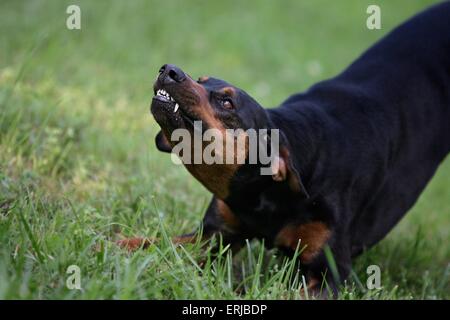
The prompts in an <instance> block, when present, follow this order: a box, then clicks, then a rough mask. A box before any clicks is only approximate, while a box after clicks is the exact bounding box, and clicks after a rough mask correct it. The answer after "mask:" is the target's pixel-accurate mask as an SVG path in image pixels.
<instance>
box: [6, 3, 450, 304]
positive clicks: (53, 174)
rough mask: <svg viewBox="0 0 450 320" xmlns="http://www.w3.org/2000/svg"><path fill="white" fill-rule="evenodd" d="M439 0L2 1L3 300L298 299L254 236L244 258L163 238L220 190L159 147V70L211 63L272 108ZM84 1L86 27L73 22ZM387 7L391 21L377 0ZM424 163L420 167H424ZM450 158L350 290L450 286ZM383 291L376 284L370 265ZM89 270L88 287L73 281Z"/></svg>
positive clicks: (288, 276)
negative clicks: (74, 269)
mask: <svg viewBox="0 0 450 320" xmlns="http://www.w3.org/2000/svg"><path fill="white" fill-rule="evenodd" d="M434 2H436V1H425V0H420V1H419V0H404V1H400V0H396V1H388V0H385V1H381V0H378V1H367V0H351V1H349V0H345V1H300V0H298V1H283V2H282V1H268V0H266V1H264V0H263V1H238V0H236V1H206V0H205V1H187V0H180V1H148V2H147V1H139V0H132V1H57V0H46V1H15V0H14V1H13V0H2V1H1V2H0V30H1V32H0V298H3V299H5V298H6V299H11V298H31V299H71V298H77V299H78V298H85V299H94V298H100V299H110V298H119V299H135V298H136V299H146V298H157V299H164V298H167V299H182V298H185V299H191V298H213V299H218V298H225V299H228V298H230V299H247V298H253V299H255V298H256V299H259V298H268V299H291V298H299V294H298V292H299V290H298V287H299V285H300V281H299V278H298V275H297V271H296V269H295V268H294V265H293V264H292V263H291V262H290V261H286V260H284V259H283V257H281V256H280V255H279V254H278V253H277V252H276V251H264V250H262V249H263V247H262V246H261V244H260V243H258V242H252V243H250V244H249V245H248V247H247V248H246V250H243V251H242V252H241V253H239V254H238V255H237V256H235V257H234V258H233V259H231V257H230V256H229V255H228V254H227V253H223V254H222V255H219V257H218V259H217V260H216V261H214V262H211V261H210V260H208V259H207V260H208V262H207V264H206V266H205V267H204V268H203V269H202V268H199V267H198V265H197V264H196V262H195V261H198V260H199V259H200V258H202V259H203V258H205V256H206V258H208V254H207V253H204V251H202V250H200V246H199V245H188V246H185V247H181V248H174V247H173V246H172V245H171V244H170V242H169V241H166V240H165V241H163V242H162V243H160V244H159V245H158V246H153V247H151V248H150V249H148V250H146V251H139V252H136V253H134V254H129V253H127V252H124V251H122V250H120V249H118V248H117V247H116V246H115V245H114V244H113V243H112V240H115V239H116V238H118V234H119V233H121V234H122V235H124V236H139V235H141V236H142V235H147V236H160V237H163V239H167V237H168V236H172V235H177V234H180V233H183V232H188V231H191V230H192V229H193V228H194V227H196V226H197V224H198V223H199V221H200V219H201V218H202V214H203V211H204V210H205V206H206V205H207V203H208V201H209V199H210V195H209V193H208V192H207V191H206V190H205V189H204V188H203V187H202V186H201V185H200V184H199V183H198V182H196V181H195V180H194V179H193V178H192V177H191V176H190V175H189V174H188V173H187V172H186V170H185V169H183V168H182V167H179V166H175V165H173V164H172V162H171V161H170V157H169V156H168V155H167V154H162V153H159V152H158V151H157V150H156V148H155V146H154V144H153V139H154V136H155V134H156V133H157V131H158V127H157V125H156V123H155V121H154V120H153V118H152V117H151V116H150V114H149V104H150V101H151V97H152V95H153V92H152V90H151V86H152V82H153V80H154V78H155V76H156V74H157V71H158V69H159V67H160V66H161V65H162V64H164V63H174V64H176V65H178V66H180V67H182V68H183V70H185V71H187V72H188V73H190V74H191V75H192V76H194V77H197V76H201V75H215V76H217V77H220V78H223V79H226V80H228V81H230V82H232V83H233V84H235V85H237V86H239V87H241V88H243V89H245V90H246V91H247V92H248V93H250V94H251V95H252V96H254V97H255V98H256V99H257V100H258V101H259V102H260V103H261V104H262V105H264V106H267V107H271V106H276V105H277V104H278V103H280V102H281V101H282V100H283V99H285V98H286V97H287V96H288V95H289V94H291V93H294V92H298V91H301V90H305V89H306V88H307V87H308V86H310V85H311V84H313V83H315V82H317V81H320V80H322V79H326V78H327V77H330V76H333V75H335V74H336V73H338V72H340V71H341V70H342V69H343V68H344V67H346V66H347V65H348V64H349V63H350V62H351V61H352V60H354V59H355V58H356V57H357V56H358V55H359V54H360V53H361V52H362V51H363V50H364V49H365V48H367V47H368V46H369V45H370V44H372V43H373V42H375V41H376V40H377V39H379V38H380V37H382V36H383V35H384V34H385V33H386V32H388V31H389V30H391V29H392V28H393V27H394V26H395V25H397V24H398V23H400V22H401V21H403V20H405V19H406V18H407V17H409V16H411V15H412V14H414V13H416V12H418V11H420V10H421V9H423V8H425V7H427V6H428V5H430V4H431V3H434ZM73 3H77V4H79V5H80V7H81V11H82V14H81V19H82V29H81V30H79V31H69V30H67V29H66V27H65V20H66V17H67V14H66V13H65V12H66V7H67V6H68V5H69V4H73ZM372 3H377V4H379V5H380V7H381V9H382V30H375V31H369V30H368V29H367V28H366V17H367V14H366V8H367V6H368V5H369V4H372ZM418 165H420V163H418ZM449 195H450V160H447V161H446V162H445V163H444V164H443V165H442V166H441V168H440V170H439V171H438V173H437V175H436V177H435V178H434V179H433V181H432V182H431V184H430V185H429V186H428V188H427V190H426V191H425V192H424V193H423V194H422V196H421V198H420V200H419V201H418V203H417V204H416V206H415V207H414V208H413V209H412V210H411V212H410V213H409V214H408V215H407V216H406V218H405V219H403V220H402V222H401V223H400V224H399V225H398V226H397V227H396V228H395V229H394V230H393V231H392V232H391V233H390V235H389V236H388V237H387V238H386V239H384V240H383V241H382V242H381V243H380V244H379V245H377V246H376V247H375V248H373V249H372V250H371V251H370V252H368V253H366V254H365V255H364V256H362V257H361V258H359V259H357V260H356V261H355V263H354V275H353V276H352V278H350V279H349V281H348V283H347V287H346V288H345V289H343V290H342V298H344V299H359V298H376V299H392V298H394V299H422V298H424V299H436V298H437V299H449V298H450V284H449V283H450V281H449V278H450V246H449V245H448V244H449V243H450V234H449V229H450V228H449V226H450V201H449V199H450V197H449ZM370 264H377V265H379V266H380V268H381V272H382V276H381V284H382V289H380V290H371V291H367V290H365V289H364V288H365V286H364V285H365V282H366V279H367V274H366V268H367V266H368V265H370ZM70 265H77V266H79V267H80V270H81V286H82V290H69V289H68V288H66V279H67V277H68V276H69V275H68V274H66V270H67V268H68V267H69V266H70Z"/></svg>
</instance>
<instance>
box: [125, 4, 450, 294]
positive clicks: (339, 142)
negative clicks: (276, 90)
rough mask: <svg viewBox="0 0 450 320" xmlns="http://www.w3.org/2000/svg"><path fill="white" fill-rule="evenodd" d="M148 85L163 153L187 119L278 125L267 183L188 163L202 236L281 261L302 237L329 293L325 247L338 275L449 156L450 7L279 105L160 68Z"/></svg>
mask: <svg viewBox="0 0 450 320" xmlns="http://www.w3.org/2000/svg"><path fill="white" fill-rule="evenodd" d="M154 90H155V94H156V93H157V92H158V94H156V95H155V97H154V98H153V102H152V105H151V112H152V114H153V115H154V117H155V119H156V121H157V122H158V124H159V125H160V126H161V129H162V131H161V132H160V133H159V134H158V135H157V137H156V144H157V147H158V149H159V150H161V151H166V152H170V151H171V149H172V147H173V146H174V143H173V142H171V141H170V138H171V133H172V132H173V130H175V129H177V128H186V129H188V130H193V122H194V121H195V120H201V121H202V122H203V126H205V127H207V128H216V129H218V130H221V131H224V130H226V129H229V128H231V129H233V128H234V129H236V128H240V129H244V130H246V129H249V128H254V129H279V130H280V132H281V140H280V157H279V163H278V164H279V165H278V166H276V170H275V171H274V173H273V176H270V175H269V176H265V175H261V174H260V171H259V169H260V166H259V165H254V164H253V165H252V164H247V163H246V164H242V165H237V164H211V165H206V164H194V165H192V164H186V167H187V169H188V170H189V172H190V173H191V174H192V175H193V176H194V177H195V178H197V179H198V180H199V181H200V182H201V183H202V184H203V185H204V186H205V187H206V188H207V189H208V190H209V191H211V192H212V193H213V199H212V201H211V203H210V205H209V208H208V210H207V211H206V214H205V217H204V219H203V223H202V227H203V236H204V237H210V236H212V235H214V234H221V236H222V237H223V240H224V241H225V242H226V243H228V244H230V245H231V247H232V248H239V247H240V245H242V244H243V242H244V241H245V239H251V238H260V239H262V238H263V239H264V240H265V244H267V246H269V247H272V246H276V247H278V248H280V249H282V250H283V251H285V252H287V253H288V254H289V253H292V252H294V250H295V249H296V247H297V245H298V242H299V240H300V241H301V244H300V246H304V249H303V251H302V253H301V255H300V261H301V264H302V266H303V268H304V270H306V275H307V276H308V279H309V281H310V285H311V287H312V288H313V289H318V288H319V286H320V284H321V280H322V276H323V275H324V274H325V275H326V276H325V279H326V281H327V282H328V284H329V285H330V286H331V287H332V288H334V290H336V279H335V278H333V277H331V273H330V272H326V271H327V269H328V267H329V266H328V263H327V259H326V258H325V254H324V251H323V249H324V247H325V246H329V248H330V250H331V252H332V254H333V256H334V259H335V261H336V264H337V269H338V272H339V276H340V278H341V279H345V278H346V277H347V276H348V274H349V271H350V269H351V260H352V258H353V257H355V256H357V255H359V254H360V253H361V252H362V251H363V250H365V249H366V248H369V247H371V246H372V245H374V244H375V243H377V242H378V241H380V240H381V239H382V238H383V237H384V236H385V235H386V234H387V233H388V232H389V230H391V229H392V228H393V226H394V225H395V224H396V223H397V222H398V221H399V220H400V219H401V217H402V216H403V215H404V214H405V213H406V212H407V211H408V210H409V209H410V208H411V206H412V205H413V204H414V203H415V201H416V200H417V198H418V196H419V195H420V193H421V192H422V190H423V189H424V188H425V186H426V185H427V183H428V181H429V180H430V179H431V177H432V176H433V174H434V173H435V171H436V169H437V167H438V166H439V164H440V163H441V161H442V160H443V159H444V158H445V156H446V155H447V153H448V152H449V151H450V3H448V2H447V3H444V4H440V5H438V6H435V7H432V8H431V9H429V10H427V11H425V12H423V13H421V14H419V15H417V16H416V17H414V18H412V19H411V20H409V21H408V22H406V23H404V24H403V25H401V26H400V27H398V28H396V29H395V30H394V31H392V32H391V33H390V34H389V35H387V36H386V37H385V38H384V39H382V40H381V41H380V42H378V43H377V44H375V45H374V46H373V47H372V48H370V49H369V50H368V51H367V52H365V53H364V54H363V55H362V56H361V57H360V58H358V59H357V60H356V61H355V62H354V63H353V64H351V65H350V66H349V67H348V68H347V69H346V70H345V71H344V72H343V73H341V74H340V75H338V76H336V77H335V78H332V79H330V80H327V81H323V82H321V83H318V84H316V85H314V86H313V87H311V88H310V89H309V90H308V91H306V92H304V93H299V94H296V95H293V96H291V97H290V98H288V99H287V100H286V101H285V102H283V103H282V104H281V105H280V106H279V107H278V108H273V109H263V108H262V107H261V106H260V105H259V104H258V103H257V102H256V101H255V100H254V99H252V98H251V97H250V96H249V95H248V94H246V93H245V92H244V91H242V90H241V89H239V88H236V87H234V86H233V85H231V84H229V83H227V82H225V81H222V80H218V79H215V78H208V77H201V78H200V79H199V80H198V81H195V80H193V79H192V78H191V77H190V76H189V75H187V74H186V73H184V72H183V71H181V70H180V69H179V68H177V67H175V66H173V65H164V66H163V67H162V68H161V70H160V73H159V76H158V78H157V80H156V83H155V85H154ZM161 90H163V91H161ZM175 109H176V110H175ZM195 235H196V233H193V234H189V235H185V236H181V237H178V238H176V239H175V241H177V242H184V241H192V239H193V238H195ZM149 243H150V242H149V241H148V240H145V239H139V238H136V239H127V240H124V241H122V242H121V244H122V245H124V246H128V247H129V248H134V247H139V246H142V245H144V246H145V245H146V244H149ZM335 292H336V291H335Z"/></svg>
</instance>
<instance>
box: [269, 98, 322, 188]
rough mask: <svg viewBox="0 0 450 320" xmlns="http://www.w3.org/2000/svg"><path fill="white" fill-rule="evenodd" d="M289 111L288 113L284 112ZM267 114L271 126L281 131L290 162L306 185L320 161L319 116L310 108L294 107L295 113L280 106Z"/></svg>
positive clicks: (320, 131)
mask: <svg viewBox="0 0 450 320" xmlns="http://www.w3.org/2000/svg"><path fill="white" fill-rule="evenodd" d="M286 111H289V112H286ZM267 113H268V115H269V117H270V120H271V122H272V126H273V127H274V128H276V129H279V130H280V131H281V134H282V135H283V138H284V139H286V140H287V143H288V148H289V149H290V150H292V151H293V150H295V152H291V157H292V162H293V164H294V166H295V168H296V169H297V170H298V172H299V173H300V175H301V176H302V179H304V182H305V183H306V184H308V182H309V180H310V178H311V176H312V175H313V173H314V171H315V168H316V166H317V164H318V162H319V161H320V159H319V158H320V157H319V151H320V150H321V145H322V143H323V140H324V133H323V126H322V125H321V122H322V121H323V120H322V119H321V118H320V115H319V114H317V113H316V112H314V111H313V110H312V109H311V108H304V109H303V108H302V107H296V109H295V111H294V110H292V109H290V108H287V107H286V106H280V107H279V108H276V109H268V110H267Z"/></svg>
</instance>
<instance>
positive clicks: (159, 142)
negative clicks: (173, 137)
mask: <svg viewBox="0 0 450 320" xmlns="http://www.w3.org/2000/svg"><path fill="white" fill-rule="evenodd" d="M155 143H156V148H158V150H159V151H162V152H168V153H170V152H172V146H171V145H170V143H169V140H167V138H166V136H165V135H164V133H163V132H162V131H160V132H158V134H157V135H156V138H155Z"/></svg>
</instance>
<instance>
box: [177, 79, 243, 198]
mask: <svg viewBox="0 0 450 320" xmlns="http://www.w3.org/2000/svg"><path fill="white" fill-rule="evenodd" d="M191 88H192V89H193V90H195V92H196V93H197V95H198V97H199V104H198V105H196V106H192V110H193V112H194V113H195V114H196V115H197V116H198V118H199V120H201V121H202V122H203V126H205V124H206V127H207V128H208V129H212V128H214V129H217V130H218V131H219V132H220V139H221V141H220V142H219V143H221V144H222V148H221V150H220V149H219V150H217V153H216V157H217V158H220V159H222V161H221V162H222V163H214V164H206V163H201V164H185V166H186V168H187V169H188V171H189V172H190V173H191V174H192V175H193V176H194V177H195V178H196V179H197V180H199V181H200V182H201V183H202V184H203V185H204V186H205V187H206V188H207V189H208V190H209V191H211V192H212V193H214V194H215V195H216V196H217V197H218V198H220V199H226V198H227V196H228V195H229V186H230V182H231V179H232V178H233V176H234V175H235V173H236V171H237V170H238V169H239V167H240V166H241V165H242V164H243V163H244V162H245V159H246V158H247V154H248V135H247V133H246V132H245V131H242V132H240V133H239V135H237V136H230V134H229V133H227V131H226V128H225V126H224V125H223V123H222V122H221V121H220V119H219V118H218V117H217V116H216V113H215V111H214V108H213V107H212V106H211V105H210V103H209V95H208V93H207V91H206V89H205V88H204V87H203V86H202V85H199V84H198V83H195V82H193V83H192V84H191ZM233 141H234V144H233ZM210 143H211V142H204V143H203V149H204V148H205V147H206V146H207V145H208V144H210ZM227 144H230V145H234V150H233V154H232V155H230V156H229V159H228V158H227ZM191 147H192V150H191V159H194V149H193V148H194V143H193V142H192V143H191ZM202 151H203V150H202ZM230 151H231V150H230ZM227 159H228V161H227ZM230 159H231V161H230Z"/></svg>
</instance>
